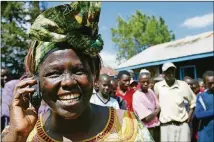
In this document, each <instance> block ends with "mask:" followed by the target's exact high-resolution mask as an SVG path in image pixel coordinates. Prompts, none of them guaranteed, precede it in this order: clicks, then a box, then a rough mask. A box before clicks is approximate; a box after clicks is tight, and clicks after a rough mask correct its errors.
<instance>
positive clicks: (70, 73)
mask: <svg viewBox="0 0 214 142" xmlns="http://www.w3.org/2000/svg"><path fill="white" fill-rule="evenodd" d="M99 13H100V3H99V2H73V3H71V4H66V5H61V6H57V7H54V8H50V9H48V10H46V11H45V12H44V13H42V14H41V15H40V16H39V17H38V18H37V19H36V21H35V22H34V24H33V25H32V27H31V30H30V33H29V35H30V37H31V39H34V40H35V41H34V42H33V43H32V46H31V48H30V50H29V52H28V55H27V56H26V60H25V66H26V72H27V75H28V78H26V79H24V80H22V81H20V82H19V83H18V84H17V85H16V88H15V91H14V98H13V100H12V103H11V106H10V117H11V122H10V125H9V127H8V128H7V129H5V130H4V131H3V141H4V142H6V141H7V142H8V141H11V142H17V141H20V142H23V141H39V142H40V141H48V142H54V141H153V140H152V138H151V136H150V134H149V132H148V130H147V129H146V128H145V127H144V125H143V124H142V123H141V122H140V121H139V120H138V119H137V118H136V117H135V115H134V113H132V112H128V111H124V110H114V109H113V108H107V107H102V106H97V105H93V104H90V102H89V100H90V97H91V95H92V91H93V87H94V84H95V82H96V81H97V80H98V78H99V72H100V68H101V58H100V56H99V52H100V51H101V50H102V48H103V41H102V39H101V36H100V35H98V20H99ZM33 76H36V77H37V78H38V79H37V80H35V78H34V77H33ZM37 83H38V84H39V85H38V88H39V90H40V92H38V91H37V92H38V94H37V95H39V94H41V96H42V99H43V100H44V101H45V102H46V103H47V104H48V106H49V107H50V108H51V109H50V110H49V111H48V112H46V113H44V114H41V115H40V117H39V118H38V107H37V106H35V105H34V104H33V103H32V105H29V98H31V96H32V95H33V94H34V92H35V89H34V88H31V86H33V85H35V84H37ZM38 88H37V89H38ZM37 104H39V103H37ZM121 120H122V121H121Z"/></svg>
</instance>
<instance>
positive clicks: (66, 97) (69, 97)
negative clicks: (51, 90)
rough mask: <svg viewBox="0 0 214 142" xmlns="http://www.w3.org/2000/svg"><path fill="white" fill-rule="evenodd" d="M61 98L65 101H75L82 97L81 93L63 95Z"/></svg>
mask: <svg viewBox="0 0 214 142" xmlns="http://www.w3.org/2000/svg"><path fill="white" fill-rule="evenodd" d="M59 99H60V100H61V101H62V102H63V103H72V102H73V101H78V100H79V99H80V94H70V95H63V96H59Z"/></svg>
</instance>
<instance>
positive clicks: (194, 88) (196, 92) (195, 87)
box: [192, 84, 200, 95]
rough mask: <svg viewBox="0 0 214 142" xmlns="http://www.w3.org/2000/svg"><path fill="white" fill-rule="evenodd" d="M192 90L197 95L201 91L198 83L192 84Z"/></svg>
mask: <svg viewBox="0 0 214 142" xmlns="http://www.w3.org/2000/svg"><path fill="white" fill-rule="evenodd" d="M192 91H193V92H194V93H195V94H196V95H197V94H198V93H199V92H200V86H199V85H197V84H192Z"/></svg>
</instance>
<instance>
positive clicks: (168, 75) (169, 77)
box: [164, 67, 175, 82]
mask: <svg viewBox="0 0 214 142" xmlns="http://www.w3.org/2000/svg"><path fill="white" fill-rule="evenodd" d="M164 78H165V80H166V81H167V82H173V81H175V68H174V67H170V68H168V69H167V70H166V71H165V72H164Z"/></svg>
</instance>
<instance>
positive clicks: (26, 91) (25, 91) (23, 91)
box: [14, 88, 35, 99]
mask: <svg viewBox="0 0 214 142" xmlns="http://www.w3.org/2000/svg"><path fill="white" fill-rule="evenodd" d="M34 91H35V89H34V88H22V89H17V93H16V95H15V96H14V99H20V97H23V96H25V95H29V94H32V93H34Z"/></svg>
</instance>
